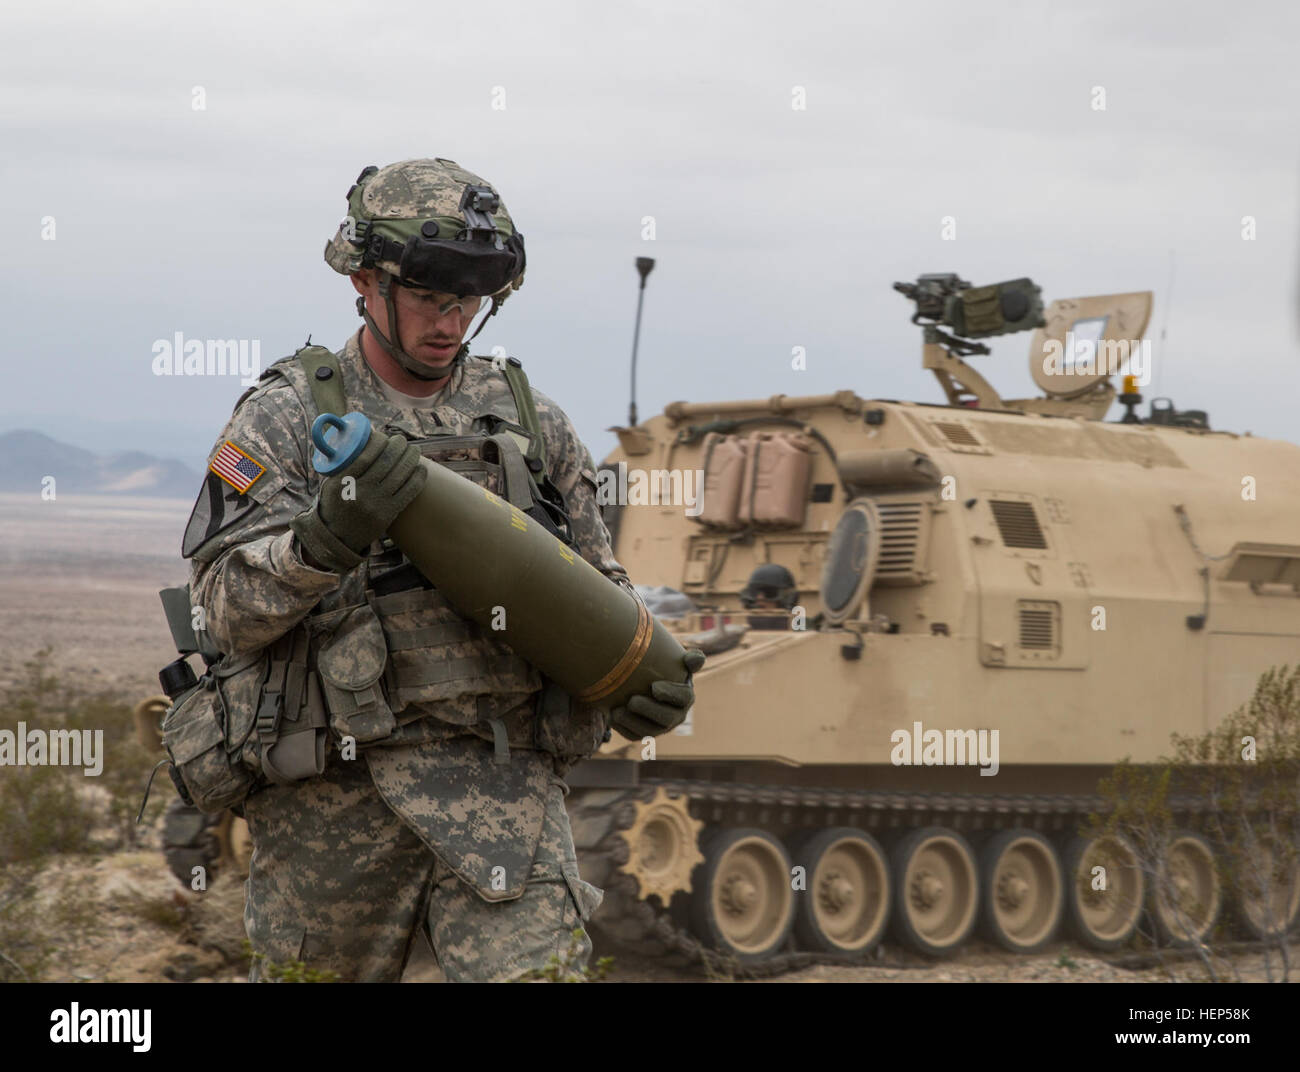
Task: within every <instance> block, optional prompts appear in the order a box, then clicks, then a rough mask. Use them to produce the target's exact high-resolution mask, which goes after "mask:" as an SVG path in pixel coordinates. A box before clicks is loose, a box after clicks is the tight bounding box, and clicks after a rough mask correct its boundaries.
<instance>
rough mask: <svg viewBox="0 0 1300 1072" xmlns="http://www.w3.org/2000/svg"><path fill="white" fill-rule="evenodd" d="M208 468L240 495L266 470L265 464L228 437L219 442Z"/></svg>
mask: <svg viewBox="0 0 1300 1072" xmlns="http://www.w3.org/2000/svg"><path fill="white" fill-rule="evenodd" d="M208 468H209V469H211V470H212V471H213V472H214V473H216V474H217V476H219V477H221V479H222V480H224V481H225V482H226V483H227V484H229V485H230V486H231V487H232V488H234V489H235V490H236V491H237V492H239V494H240V495H243V494H244V492H246V491H247V490H248V489H249V488H251V487H252V486H253V485H254V484H256V483H257V478H258V477H259V476H261V475H262V474H263V473H265V472H266V466H264V465H263V464H262V463H261V462H255V461H253V459H252V458H250V457H249V456H248V455H247V454H245V453H244V452H243V451H242V450H240V449H239V448H238V447H237V446H235V444H234V443H232V442H230V440H228V439H227V440H226V441H225V442H224V443H223V444H221V449H220V450H219V451H217V453H216V456H215V457H214V458H213V459H212V464H211V465H209V466H208Z"/></svg>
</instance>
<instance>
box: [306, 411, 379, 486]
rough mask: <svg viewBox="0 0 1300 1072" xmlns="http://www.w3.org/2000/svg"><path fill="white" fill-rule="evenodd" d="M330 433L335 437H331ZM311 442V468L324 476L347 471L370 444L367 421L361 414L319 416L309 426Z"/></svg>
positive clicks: (327, 414)
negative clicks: (343, 470)
mask: <svg viewBox="0 0 1300 1072" xmlns="http://www.w3.org/2000/svg"><path fill="white" fill-rule="evenodd" d="M331 431H333V432H334V433H335V434H334V435H330V434H329V433H330V432H331ZM311 441H312V442H313V443H314V444H316V449H315V450H314V451H312V454H311V464H312V468H313V469H315V470H316V472H318V473H320V474H321V475H323V476H329V475H331V474H332V473H337V472H339V471H340V470H342V469H346V468H347V467H348V466H349V465H351V464H352V463H353V462H354V461H356V460H357V455H358V454H360V453H361V452H362V451H363V450H365V448H366V444H367V443H368V442H369V441H370V418H369V417H367V416H366V415H365V414H364V413H348V414H346V415H345V416H342V417H339V416H337V415H336V414H333V413H322V414H321V415H320V416H319V417H317V418H316V419H315V420H314V421H312V425H311Z"/></svg>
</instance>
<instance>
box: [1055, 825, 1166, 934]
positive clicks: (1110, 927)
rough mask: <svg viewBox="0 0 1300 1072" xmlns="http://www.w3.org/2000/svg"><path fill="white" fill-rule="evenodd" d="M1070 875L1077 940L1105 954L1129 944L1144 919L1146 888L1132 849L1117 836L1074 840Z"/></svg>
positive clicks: (1068, 855)
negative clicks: (1143, 908) (1143, 906)
mask: <svg viewBox="0 0 1300 1072" xmlns="http://www.w3.org/2000/svg"><path fill="white" fill-rule="evenodd" d="M1099 867H1100V868H1103V870H1101V871H1095V869H1096V868H1099ZM1065 874H1066V883H1065V918H1066V920H1067V921H1068V922H1069V926H1070V931H1071V932H1072V933H1073V935H1074V937H1076V938H1078V939H1079V941H1081V942H1082V943H1083V944H1084V945H1086V946H1089V947H1090V948H1092V949H1097V950H1100V951H1102V952H1109V951H1111V950H1115V949H1120V948H1121V947H1123V946H1124V945H1126V944H1127V943H1128V941H1129V939H1131V938H1132V937H1133V932H1134V931H1136V930H1137V926H1138V923H1139V922H1140V921H1141V919H1142V903H1143V900H1144V899H1145V897H1146V885H1147V883H1146V876H1145V875H1143V874H1142V868H1141V867H1140V866H1139V865H1138V859H1137V856H1136V855H1134V853H1133V850H1132V849H1131V848H1129V846H1128V845H1127V844H1126V843H1125V842H1123V841H1122V840H1121V839H1119V838H1117V837H1111V836H1103V837H1076V838H1073V839H1072V840H1071V841H1070V843H1069V845H1067V846H1066V850H1065Z"/></svg>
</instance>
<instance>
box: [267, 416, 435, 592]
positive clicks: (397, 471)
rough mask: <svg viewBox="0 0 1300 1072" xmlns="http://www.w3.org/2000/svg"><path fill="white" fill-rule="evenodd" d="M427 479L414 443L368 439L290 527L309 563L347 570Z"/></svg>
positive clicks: (391, 438)
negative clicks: (349, 463) (350, 461)
mask: <svg viewBox="0 0 1300 1072" xmlns="http://www.w3.org/2000/svg"><path fill="white" fill-rule="evenodd" d="M428 476H429V474H428V473H427V472H425V469H424V466H422V465H421V464H420V452H419V450H417V449H416V447H415V445H414V444H413V443H411V442H410V441H408V440H407V439H405V438H403V437H402V436H400V435H391V436H388V437H387V438H385V437H384V436H382V435H378V434H374V435H371V437H370V440H369V442H367V443H366V445H365V448H364V449H363V450H362V451H361V453H360V454H359V455H358V456H357V459H356V461H354V462H353V463H352V464H351V465H350V466H348V467H347V468H346V469H344V470H343V471H342V472H341V473H335V474H334V475H333V476H328V477H326V478H325V480H324V481H323V482H322V483H321V487H320V493H319V494H318V495H317V496H316V502H315V503H314V504H313V505H312V507H311V508H310V509H308V510H305V511H303V512H302V513H301V514H299V515H298V516H297V517H295V518H294V519H293V521H292V522H290V527H291V528H292V529H293V531H294V532H295V533H297V535H298V542H299V543H300V544H301V545H302V549H303V551H304V552H305V553H306V555H307V556H310V558H311V559H313V560H315V561H316V562H319V563H320V564H321V565H323V566H324V567H325V568H326V569H332V570H336V571H339V572H342V571H343V570H348V569H352V568H353V567H354V566H357V565H359V564H360V562H361V556H362V555H363V554H364V553H365V551H366V549H367V548H368V547H369V546H370V545H371V544H372V543H373V542H374V541H375V540H377V539H379V537H381V536H382V535H383V534H384V533H385V532H387V531H388V526H389V525H391V524H392V523H393V519H394V518H395V517H397V515H398V514H400V513H401V512H402V511H403V510H405V509H406V507H407V506H409V505H410V504H411V501H412V500H413V499H414V498H415V497H416V496H417V495H419V494H420V489H421V488H423V487H424V482H425V480H427V479H428Z"/></svg>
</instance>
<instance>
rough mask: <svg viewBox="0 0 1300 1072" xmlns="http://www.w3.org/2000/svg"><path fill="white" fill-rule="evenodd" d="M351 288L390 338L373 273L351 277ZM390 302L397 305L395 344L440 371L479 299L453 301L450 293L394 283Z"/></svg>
mask: <svg viewBox="0 0 1300 1072" xmlns="http://www.w3.org/2000/svg"><path fill="white" fill-rule="evenodd" d="M352 285H353V286H354V287H356V289H357V292H358V293H359V294H361V295H362V296H363V297H364V298H365V299H366V309H367V310H368V311H369V313H370V316H371V319H373V320H374V322H375V324H376V325H377V326H378V327H379V330H380V331H382V332H383V333H384V334H385V335H386V336H388V338H390V339H391V338H392V337H393V333H392V325H390V324H389V323H388V305H387V303H386V302H385V301H384V299H383V298H381V297H380V296H379V281H378V279H377V278H376V276H375V274H374V273H373V272H371V271H369V270H365V269H363V270H362V271H360V272H358V273H357V274H356V275H354V276H353V277H352ZM393 302H394V304H395V305H396V306H397V331H398V340H397V341H398V343H399V345H400V346H401V347H402V349H403V350H405V351H406V352H407V353H408V354H409V355H410V356H411V357H413V358H415V360H417V361H419V362H420V363H421V364H424V365H428V366H429V367H430V368H442V367H445V366H447V365H449V364H450V363H451V360H452V358H454V357H455V356H456V351H457V350H459V349H460V345H461V343H462V342H463V341H464V338H465V332H466V331H467V330H468V329H469V326H470V324H471V323H472V322H473V320H474V314H475V313H477V312H478V310H479V308H480V306H481V305H482V303H483V299H482V298H457V297H455V296H454V295H451V294H439V293H436V292H434V291H431V290H417V289H415V288H412V287H403V286H398V285H397V283H396V282H394V283H393ZM449 306H450V307H449Z"/></svg>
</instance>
